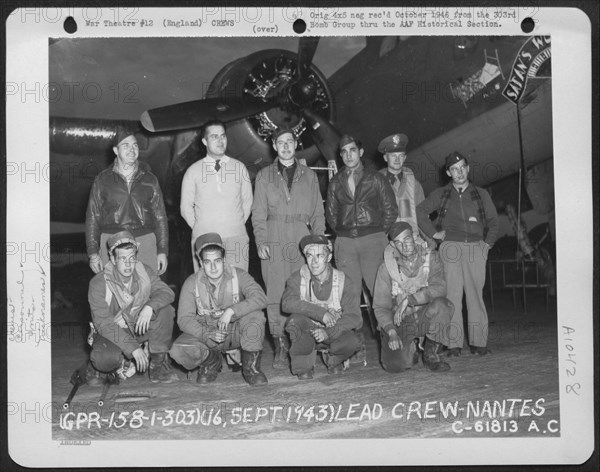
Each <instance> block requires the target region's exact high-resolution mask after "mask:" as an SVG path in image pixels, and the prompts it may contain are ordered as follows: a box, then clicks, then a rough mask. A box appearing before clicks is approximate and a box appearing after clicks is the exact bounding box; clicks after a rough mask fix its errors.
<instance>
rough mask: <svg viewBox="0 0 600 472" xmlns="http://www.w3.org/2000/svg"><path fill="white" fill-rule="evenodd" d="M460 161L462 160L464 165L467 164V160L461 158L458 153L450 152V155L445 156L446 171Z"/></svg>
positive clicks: (463, 157)
mask: <svg viewBox="0 0 600 472" xmlns="http://www.w3.org/2000/svg"><path fill="white" fill-rule="evenodd" d="M461 160H464V161H465V164H468V163H469V162H468V161H467V158H466V157H465V156H463V155H462V154H461V153H460V152H458V151H452V152H451V153H450V154H448V155H447V156H446V170H448V169H449V168H450V167H452V166H453V165H454V164H456V163H457V162H460V161H461Z"/></svg>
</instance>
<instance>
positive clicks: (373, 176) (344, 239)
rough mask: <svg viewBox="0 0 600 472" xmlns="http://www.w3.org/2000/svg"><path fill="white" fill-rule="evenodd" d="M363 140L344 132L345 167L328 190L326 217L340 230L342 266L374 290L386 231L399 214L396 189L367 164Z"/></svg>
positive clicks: (337, 248)
mask: <svg viewBox="0 0 600 472" xmlns="http://www.w3.org/2000/svg"><path fill="white" fill-rule="evenodd" d="M363 153H364V149H363V148H362V145H361V143H360V141H357V140H356V139H354V138H353V137H351V136H348V135H344V136H342V138H341V140H340V154H341V156H342V159H343V161H344V164H345V167H344V169H342V170H341V171H340V172H339V173H338V174H336V175H335V176H334V177H333V179H331V182H330V183H329V188H328V191H327V206H326V217H327V222H328V223H329V226H330V227H331V229H332V230H333V231H334V232H335V234H336V236H337V237H336V240H335V247H334V254H335V263H336V266H337V268H338V269H339V270H341V271H342V272H344V273H346V274H347V275H348V276H349V277H350V279H351V280H352V282H353V284H354V292H355V293H356V294H360V293H361V292H362V280H363V279H364V280H365V282H366V284H367V287H368V289H369V290H370V291H371V293H373V287H374V285H375V276H376V275H377V268H378V267H379V265H380V264H381V262H382V261H383V250H384V249H385V246H386V245H387V237H386V232H387V231H388V230H389V229H390V227H391V226H392V224H393V223H394V222H395V221H396V219H397V218H398V204H397V203H396V196H395V195H394V190H393V189H392V186H391V185H390V183H389V182H388V180H387V179H386V178H385V177H384V176H383V175H382V174H380V173H379V172H377V171H375V170H372V169H366V168H365V167H363V165H362V163H361V160H360V158H361V157H362V155H363Z"/></svg>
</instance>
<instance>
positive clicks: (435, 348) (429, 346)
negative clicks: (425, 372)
mask: <svg viewBox="0 0 600 472" xmlns="http://www.w3.org/2000/svg"><path fill="white" fill-rule="evenodd" d="M441 347H442V345H441V344H440V343H436V342H435V341H433V340H431V339H429V338H428V337H425V348H424V351H423V364H425V366H426V367H427V368H428V369H429V370H431V371H432V372H446V371H448V370H450V365H449V364H447V363H446V362H444V361H442V360H441V359H440V356H439V351H440V348H441Z"/></svg>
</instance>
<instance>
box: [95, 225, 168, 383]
mask: <svg viewBox="0 0 600 472" xmlns="http://www.w3.org/2000/svg"><path fill="white" fill-rule="evenodd" d="M107 246H108V249H109V257H110V261H109V262H108V263H107V264H106V265H105V266H104V268H103V270H102V272H100V273H99V274H96V275H95V276H94V278H93V279H92V280H91V282H90V287H89V292H88V300H89V303H90V308H91V311H92V323H93V330H94V331H95V333H93V334H92V338H93V339H92V352H91V355H90V361H91V365H92V366H93V368H94V369H93V370H91V369H88V379H89V380H90V382H89V383H91V384H94V383H96V384H97V383H98V382H95V381H94V380H97V379H98V378H99V374H98V371H99V372H104V373H108V372H113V371H115V370H118V369H121V370H128V369H127V368H126V364H128V361H126V359H129V360H130V359H133V360H134V361H135V366H136V367H137V370H138V371H140V372H145V371H146V370H148V372H149V376H150V380H151V381H152V382H163V383H170V382H173V381H175V380H177V374H176V373H175V372H174V371H173V370H172V369H171V366H170V362H169V358H168V355H167V352H168V351H169V348H170V347H171V342H172V335H173V319H174V317H175V310H174V309H173V306H172V305H171V303H173V301H174V300H175V294H174V293H173V291H172V290H171V289H170V288H169V286H168V285H167V284H165V283H164V282H163V281H162V280H161V279H160V277H159V276H158V274H157V273H156V271H154V270H153V269H152V268H150V267H149V266H147V265H145V264H143V263H142V262H140V261H138V246H139V244H138V242H137V241H136V240H135V239H134V237H133V236H132V234H131V233H129V232H128V231H121V232H119V233H116V234H114V235H113V236H111V237H110V238H109V239H108V242H107ZM145 342H147V344H148V346H147V347H148V351H149V353H148V351H147V350H146V349H145V348H144V347H142V344H143V343H145ZM90 370H91V372H90ZM129 371H130V370H129ZM90 373H91V374H92V377H90V375H89V374H90ZM127 376H128V375H127ZM94 377H95V379H94Z"/></svg>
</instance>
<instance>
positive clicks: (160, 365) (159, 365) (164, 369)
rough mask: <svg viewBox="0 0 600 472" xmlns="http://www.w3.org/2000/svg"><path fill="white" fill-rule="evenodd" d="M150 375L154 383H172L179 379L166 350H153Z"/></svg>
mask: <svg viewBox="0 0 600 472" xmlns="http://www.w3.org/2000/svg"><path fill="white" fill-rule="evenodd" d="M148 376H149V377H150V382H152V383H157V382H160V383H172V382H175V381H177V380H179V377H177V372H175V371H174V370H173V368H172V367H171V360H170V359H169V355H168V354H167V353H166V352H151V353H150V367H148Z"/></svg>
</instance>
